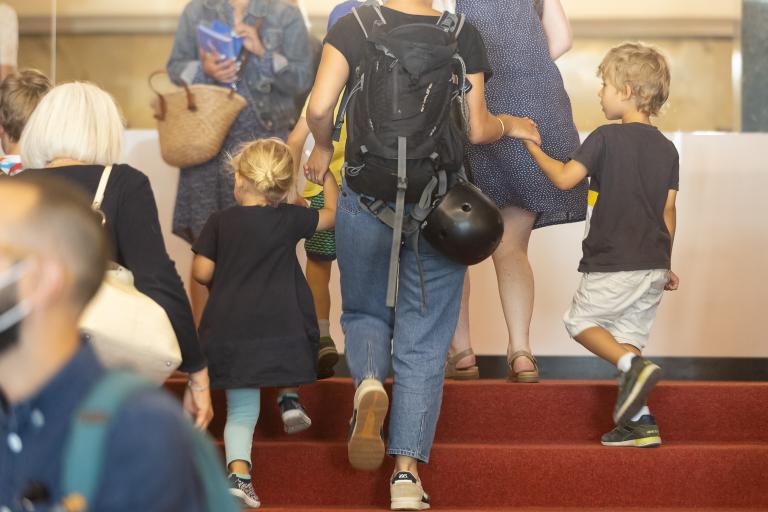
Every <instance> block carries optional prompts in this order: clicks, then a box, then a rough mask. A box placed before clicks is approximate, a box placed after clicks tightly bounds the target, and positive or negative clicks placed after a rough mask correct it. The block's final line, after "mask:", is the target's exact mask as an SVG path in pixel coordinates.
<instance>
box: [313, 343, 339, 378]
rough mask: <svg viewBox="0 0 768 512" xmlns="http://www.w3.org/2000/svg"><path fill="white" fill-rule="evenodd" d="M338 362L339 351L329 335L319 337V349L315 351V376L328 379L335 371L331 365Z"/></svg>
mask: <svg viewBox="0 0 768 512" xmlns="http://www.w3.org/2000/svg"><path fill="white" fill-rule="evenodd" d="M338 362H339V351H338V350H336V344H335V343H334V342H333V340H332V339H331V337H330V336H323V337H322V338H320V350H319V351H318V353H317V378H318V379H330V378H331V377H333V376H334V374H335V372H334V370H333V367H334V366H336V363H338Z"/></svg>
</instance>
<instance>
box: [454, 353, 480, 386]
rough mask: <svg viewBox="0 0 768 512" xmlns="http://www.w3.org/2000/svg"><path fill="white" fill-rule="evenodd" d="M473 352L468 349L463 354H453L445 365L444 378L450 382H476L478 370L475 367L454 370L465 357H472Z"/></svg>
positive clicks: (478, 375)
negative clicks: (450, 380)
mask: <svg viewBox="0 0 768 512" xmlns="http://www.w3.org/2000/svg"><path fill="white" fill-rule="evenodd" d="M473 355H475V352H474V351H473V350H472V349H471V348H468V349H467V350H464V351H463V352H459V353H458V354H454V355H453V356H452V357H449V358H448V361H446V363H445V378H446V379H452V380H476V379H479V378H480V370H479V369H478V368H477V365H475V366H470V367H469V368H456V364H457V363H458V362H459V361H461V360H462V359H464V358H465V357H467V356H473Z"/></svg>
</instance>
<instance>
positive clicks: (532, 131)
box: [504, 116, 541, 146]
mask: <svg viewBox="0 0 768 512" xmlns="http://www.w3.org/2000/svg"><path fill="white" fill-rule="evenodd" d="M504 123H505V126H507V133H506V135H507V136H508V137H514V138H515V139H521V140H523V141H528V142H532V143H534V144H536V145H537V146H540V145H541V134H540V133H539V126H538V125H537V124H536V122H535V121H534V120H533V119H530V118H528V117H515V116H509V119H505V120H504Z"/></svg>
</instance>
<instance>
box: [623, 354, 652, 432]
mask: <svg viewBox="0 0 768 512" xmlns="http://www.w3.org/2000/svg"><path fill="white" fill-rule="evenodd" d="M660 378H661V368H659V367H658V366H656V365H655V364H653V363H652V362H650V361H648V360H647V359H643V358H642V357H640V356H637V357H635V358H633V359H632V366H631V367H630V369H629V371H628V372H626V373H623V372H622V373H621V375H620V376H619V397H618V398H617V399H616V407H615V408H614V409H613V422H614V423H615V424H616V425H622V424H624V423H626V422H627V420H629V419H630V418H632V417H633V416H634V415H635V414H637V413H638V412H640V409H641V408H642V407H643V404H644V403H645V399H646V397H647V396H648V393H650V392H651V390H652V389H653V387H654V386H655V385H656V383H657V382H659V379H660Z"/></svg>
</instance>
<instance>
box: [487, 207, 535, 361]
mask: <svg viewBox="0 0 768 512" xmlns="http://www.w3.org/2000/svg"><path fill="white" fill-rule="evenodd" d="M501 213H502V217H503V218H504V236H503V238H502V239H501V244H500V245H499V248H498V249H496V252H495V253H493V264H494V266H495V267H496V279H497V280H498V283H499V294H500V295H501V306H502V309H503V310H504V320H505V321H506V323H507V330H508V331H509V346H508V351H507V354H512V353H514V352H517V351H518V350H527V351H529V352H530V350H531V346H530V340H529V338H528V333H529V330H530V326H531V317H532V316H533V296H534V293H533V270H532V269H531V264H530V263H529V261H528V241H529V240H530V238H531V231H533V224H534V223H535V222H536V214H535V213H533V212H529V211H527V210H523V209H521V208H516V207H514V206H512V207H508V208H504V209H503V210H502V212H501ZM533 369H534V366H533V361H531V360H529V359H528V358H525V357H519V358H518V359H517V360H515V365H514V368H513V370H514V371H515V372H521V371H530V370H533Z"/></svg>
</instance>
